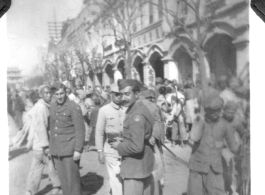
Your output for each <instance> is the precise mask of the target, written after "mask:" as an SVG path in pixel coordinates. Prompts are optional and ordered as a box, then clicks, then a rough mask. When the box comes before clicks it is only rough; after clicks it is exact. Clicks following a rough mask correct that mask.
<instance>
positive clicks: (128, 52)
mask: <svg viewBox="0 0 265 195" xmlns="http://www.w3.org/2000/svg"><path fill="white" fill-rule="evenodd" d="M125 49H126V65H125V68H126V77H127V78H126V79H131V78H132V71H131V65H132V53H131V46H130V44H128V42H126V43H125Z"/></svg>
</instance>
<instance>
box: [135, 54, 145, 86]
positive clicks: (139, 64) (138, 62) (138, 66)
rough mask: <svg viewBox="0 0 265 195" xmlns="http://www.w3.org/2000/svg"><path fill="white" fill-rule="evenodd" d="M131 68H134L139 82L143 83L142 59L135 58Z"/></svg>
mask: <svg viewBox="0 0 265 195" xmlns="http://www.w3.org/2000/svg"><path fill="white" fill-rule="evenodd" d="M133 66H134V67H135V68H136V70H137V72H138V74H139V76H140V80H141V82H144V64H143V59H142V58H141V57H140V56H137V57H136V58H135V60H134V62H133Z"/></svg>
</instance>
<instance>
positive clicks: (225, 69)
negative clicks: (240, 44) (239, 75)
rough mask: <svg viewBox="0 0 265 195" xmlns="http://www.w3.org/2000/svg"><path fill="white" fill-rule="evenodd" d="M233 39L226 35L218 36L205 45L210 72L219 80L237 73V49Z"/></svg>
mask: <svg viewBox="0 0 265 195" xmlns="http://www.w3.org/2000/svg"><path fill="white" fill-rule="evenodd" d="M232 40H233V39H232V38H231V37H230V36H228V35H225V34H217V35H215V36H213V37H212V38H211V39H209V40H208V41H207V43H206V45H205V49H206V51H207V59H208V61H209V65H210V72H211V73H213V74H214V75H215V77H216V78H218V77H219V76H221V75H227V76H230V75H234V74H235V73H236V68H237V61H236V48H235V46H234V45H233V43H232Z"/></svg>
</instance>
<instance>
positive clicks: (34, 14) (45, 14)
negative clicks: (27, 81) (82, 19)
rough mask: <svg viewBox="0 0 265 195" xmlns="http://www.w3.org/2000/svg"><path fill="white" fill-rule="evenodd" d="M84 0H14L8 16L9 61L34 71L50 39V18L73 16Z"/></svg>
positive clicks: (64, 18) (61, 18) (79, 9)
mask: <svg viewBox="0 0 265 195" xmlns="http://www.w3.org/2000/svg"><path fill="white" fill-rule="evenodd" d="M82 2H83V0H12V6H11V8H10V9H9V11H8V13H7V15H6V18H7V38H8V43H7V44H8V45H7V46H8V61H7V62H8V64H7V66H16V67H19V68H20V69H21V70H22V71H23V74H28V73H30V70H31V69H32V67H33V66H34V65H36V64H37V63H39V58H38V51H39V48H41V47H47V44H48V41H49V33H48V25H47V22H52V21H54V10H55V13H56V20H57V21H59V22H62V21H65V20H66V19H67V18H69V19H71V18H74V17H76V16H77V15H78V13H79V12H80V11H81V8H82Z"/></svg>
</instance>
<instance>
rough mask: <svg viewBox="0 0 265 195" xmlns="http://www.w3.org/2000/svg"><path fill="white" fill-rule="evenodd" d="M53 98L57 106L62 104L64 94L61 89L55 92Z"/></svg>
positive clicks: (64, 97) (64, 98)
mask: <svg viewBox="0 0 265 195" xmlns="http://www.w3.org/2000/svg"><path fill="white" fill-rule="evenodd" d="M55 98H56V101H57V103H58V104H63V103H64V102H65V100H66V92H65V91H64V89H63V88H61V89H59V90H58V91H56V92H55Z"/></svg>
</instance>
